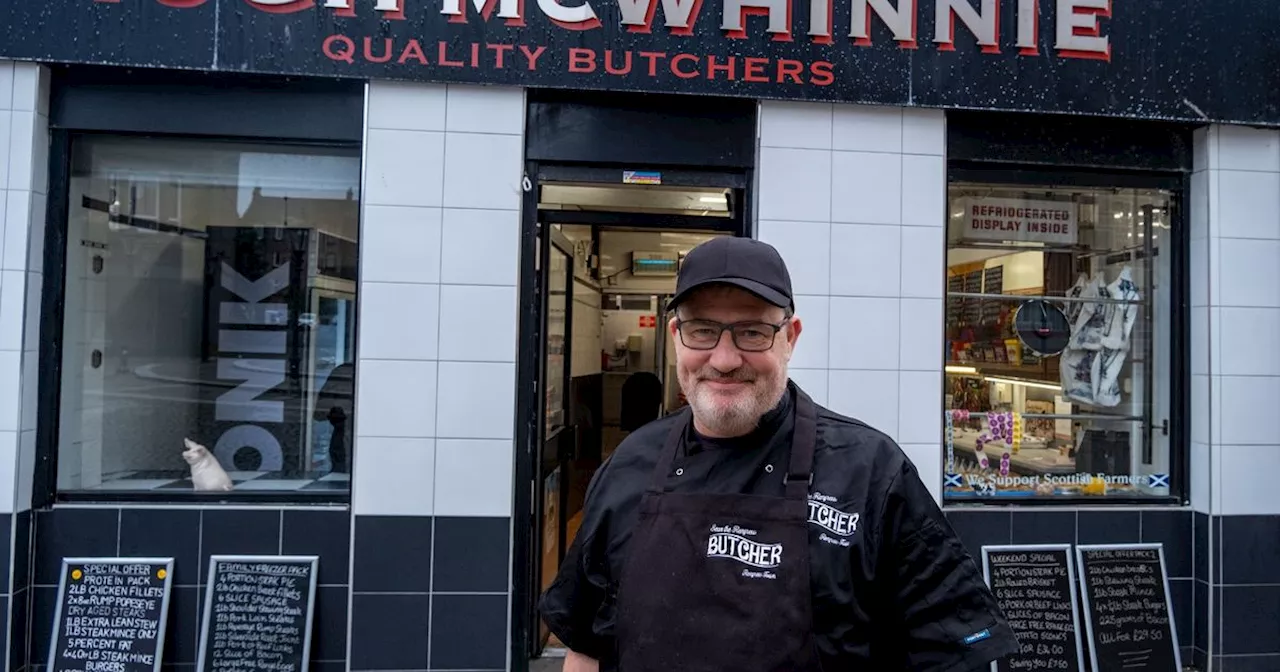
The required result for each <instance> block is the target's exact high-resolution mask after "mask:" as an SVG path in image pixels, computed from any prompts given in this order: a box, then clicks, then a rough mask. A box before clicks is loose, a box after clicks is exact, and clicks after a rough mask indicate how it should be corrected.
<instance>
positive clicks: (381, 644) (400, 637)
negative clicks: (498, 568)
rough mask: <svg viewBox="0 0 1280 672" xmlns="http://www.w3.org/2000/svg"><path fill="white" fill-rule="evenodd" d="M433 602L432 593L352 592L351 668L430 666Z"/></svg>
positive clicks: (390, 668) (414, 667)
mask: <svg viewBox="0 0 1280 672" xmlns="http://www.w3.org/2000/svg"><path fill="white" fill-rule="evenodd" d="M358 521H359V519H357V525H359V522H358ZM430 603H431V597H430V596H429V595H361V594H355V595H352V596H351V669H352V670H425V669H427V638H428V637H429V636H430V634H431V628H430V612H431V606H430ZM449 618H450V619H452V618H454V616H453V615H452V614H451V615H450V616H449Z"/></svg>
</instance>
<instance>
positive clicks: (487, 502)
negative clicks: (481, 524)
mask: <svg viewBox="0 0 1280 672" xmlns="http://www.w3.org/2000/svg"><path fill="white" fill-rule="evenodd" d="M514 457H515V452H514V447H513V445H512V443H511V441H509V440H487V439H484V440H477V439H441V440H439V441H438V442H437V452H436V471H435V478H436V485H435V512H436V515H438V516H510V515H512V513H511V511H512V502H511V497H512V487H513V486H512V480H511V479H512V478H513V467H514Z"/></svg>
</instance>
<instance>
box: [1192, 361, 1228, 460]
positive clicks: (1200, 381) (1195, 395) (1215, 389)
mask: <svg viewBox="0 0 1280 672" xmlns="http://www.w3.org/2000/svg"><path fill="white" fill-rule="evenodd" d="M1220 408H1222V380H1221V378H1219V377H1218V376H1208V375H1204V376H1201V375H1193V376H1191V440H1192V441H1198V442H1200V443H1204V444H1210V443H1216V442H1217V441H1218V440H1219V439H1220V437H1221V436H1222V428H1221V426H1220V423H1219V420H1218V418H1217V417H1216V416H1218V415H1219V414H1218V413H1217V411H1218V409H1220Z"/></svg>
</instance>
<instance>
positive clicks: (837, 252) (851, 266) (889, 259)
mask: <svg viewBox="0 0 1280 672" xmlns="http://www.w3.org/2000/svg"><path fill="white" fill-rule="evenodd" d="M901 245H902V234H901V232H900V227H897V226H884V225H865V224H832V225H831V252H830V254H831V294H832V295H833V296H881V297H895V296H899V295H901V293H902V285H901V276H902V255H901V250H900V248H901Z"/></svg>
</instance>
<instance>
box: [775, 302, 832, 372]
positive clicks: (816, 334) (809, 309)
mask: <svg viewBox="0 0 1280 672" xmlns="http://www.w3.org/2000/svg"><path fill="white" fill-rule="evenodd" d="M830 311H831V305H830V300H829V299H828V298H827V297H825V296H801V295H796V316H797V317H799V318H800V323H801V325H802V329H801V330H800V340H799V341H797V342H796V349H795V352H793V353H792V355H791V366H792V367H795V368H799V369H825V368H827V352H828V348H829V347H830V346H829V344H830V339H829V336H830V332H831V322H830ZM778 336H779V338H781V336H782V334H779V335H778Z"/></svg>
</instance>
